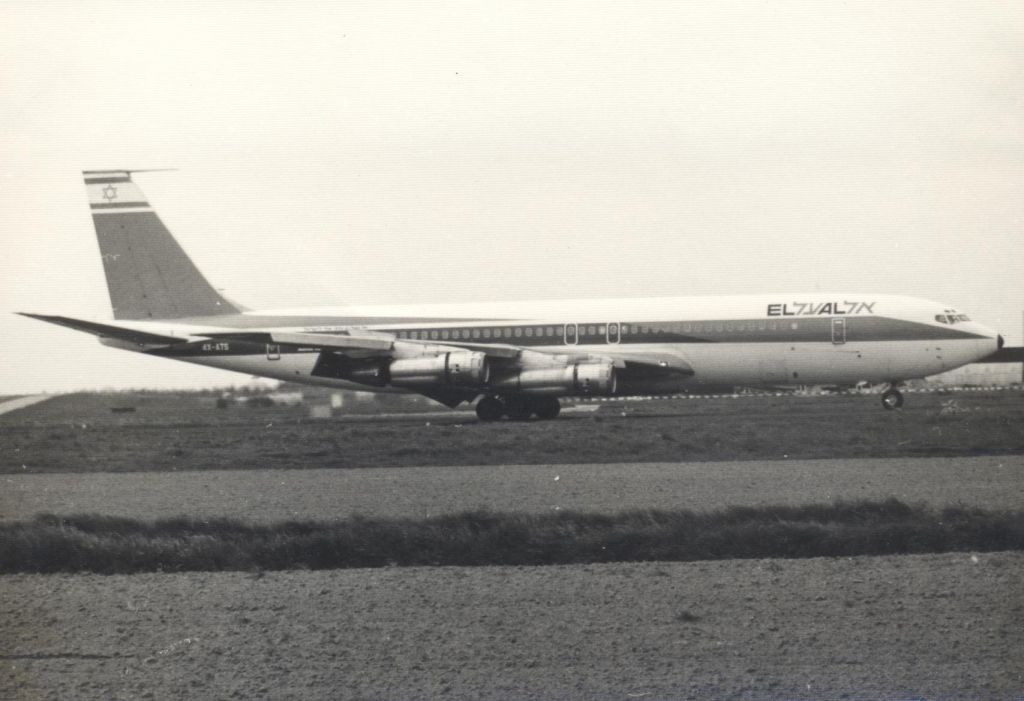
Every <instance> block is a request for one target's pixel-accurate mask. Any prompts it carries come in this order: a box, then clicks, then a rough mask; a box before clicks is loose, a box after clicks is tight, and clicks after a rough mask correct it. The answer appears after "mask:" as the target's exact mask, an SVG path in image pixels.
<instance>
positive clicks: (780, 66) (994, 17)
mask: <svg viewBox="0 0 1024 701" xmlns="http://www.w3.org/2000/svg"><path fill="white" fill-rule="evenodd" d="M0 76H2V78H0V125H2V131H0V148H2V151H0V155H2V158H0V237H2V243H3V255H2V256H0V333H2V336H3V338H4V343H5V345H6V351H5V353H4V354H3V357H4V362H3V363H2V364H0V394H10V393H14V392H26V391H41V390H45V391H61V390H68V389H76V388H95V387H144V386H153V387H177V386H197V385H198V386H209V385H212V384H215V383H223V382H228V383H230V382H244V381H245V380H246V377H245V376H242V375H233V374H227V373H221V372H215V371H209V370H203V369H200V368H193V367H191V366H187V365H183V364H176V363H171V362H168V361H162V360H156V359H149V358H142V357H138V356H135V355H132V354H127V353H124V352H120V351H115V350H112V349H106V348H103V347H101V346H99V344H98V343H97V342H96V341H95V340H94V339H93V338H92V337H89V336H84V335H82V334H78V333H76V332H73V331H70V330H66V329H60V328H56V327H49V326H48V325H45V324H42V323H40V322H36V321H31V320H28V319H23V318H21V317H16V316H13V315H12V312H14V311H34V312H43V313H60V314H65V315H68V316H85V317H92V318H103V317H109V315H110V307H109V300H108V298H107V295H106V287H105V283H104V280H103V274H102V268H101V265H100V261H99V254H98V248H97V245H96V242H95V234H94V232H93V228H92V222H91V219H90V217H89V212H88V204H87V201H86V199H85V189H84V186H83V185H82V183H81V176H80V171H81V170H82V169H98V168H125V167H128V168H155V167H176V168H179V169H180V170H179V171H178V172H173V173H154V174H145V175H139V176H137V181H138V182H139V183H140V185H141V186H142V188H143V190H144V191H145V192H146V193H147V194H148V195H149V199H150V201H151V202H152V203H153V204H154V206H155V207H156V208H157V211H158V212H159V213H160V215H161V216H162V218H163V219H164V221H165V222H166V223H167V224H168V225H169V226H170V228H171V230H172V231H173V232H174V233H175V234H176V236H177V237H178V239H179V241H180V242H181V243H182V244H183V245H184V247H185V248H186V250H187V251H188V252H189V253H190V254H191V256H192V258H193V259H194V260H195V261H196V262H197V263H198V264H199V265H200V267H201V268H202V269H203V271H204V272H205V273H206V274H207V276H208V277H209V278H210V279H211V280H212V282H213V283H214V285H216V286H217V287H220V288H222V289H223V290H224V291H225V292H226V293H227V294H228V296H230V297H233V298H235V299H237V300H239V301H241V302H242V303H243V304H246V305H247V306H250V307H256V308H260V307H274V306H299V305H304V306H305V305H310V306H312V305H327V304H345V303H398V302H403V301H405V302H429V301H437V302H450V301H486V300H496V299H514V298H534V299H536V298H545V297H598V296H600V297H614V296H631V297H633V296H663V295H691V294H727V293H758V292H780V291H782V292H788V291H792V292H797V293H800V292H813V291H822V292H826V291H831V290H835V291H846V292H880V293H895V294H906V295H911V296H919V297H926V298H930V299H935V300H939V301H943V302H946V303H948V304H951V305H953V306H955V307H957V308H959V309H960V310H962V311H966V312H967V313H969V314H971V315H972V316H973V317H975V318H976V319H978V320H980V321H982V322H984V323H987V324H989V325H991V326H994V327H997V328H999V329H1000V330H1001V331H1002V332H1003V333H1004V335H1005V336H1006V337H1007V338H1008V339H1009V340H1010V341H1011V342H1013V343H1015V344H1020V343H1021V322H1022V319H1021V314H1022V309H1024V274H1022V272H1024V271H1022V263H1024V237H1022V232H1024V103H1022V96H1024V4H1022V3H1019V2H960V3H948V2H934V1H929V2H914V3H908V2H902V3H901V2H888V1H887V2H878V3H863V2H855V3H854V2H851V3H839V2H833V3H825V2H818V1H814V2H788V3H787V2H770V3H769V2H764V3H758V2H743V3H728V2H707V3H683V2H676V1H672V2H660V3H659V2H629V3H602V2H595V1H594V0H587V1H585V2H566V3H555V2H533V3H522V2H477V3H473V2H430V3H421V2H402V3H384V2H366V3H355V2H353V3H324V4H314V3H301V2H288V3H269V2H266V3H249V2H238V3H232V2H225V1H221V0H218V1H217V2H205V3H173V4H171V3H156V2H152V3H138V2H131V3H114V2H78V1H76V2H66V3H45V2H30V3H21V4H19V3H11V2H8V3H4V4H2V5H0Z"/></svg>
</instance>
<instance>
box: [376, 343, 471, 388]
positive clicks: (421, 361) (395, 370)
mask: <svg viewBox="0 0 1024 701" xmlns="http://www.w3.org/2000/svg"><path fill="white" fill-rule="evenodd" d="M388 375H389V376H390V378H391V384H393V385H400V386H419V385H436V384H448V385H456V386H458V387H474V386H478V385H483V384H485V383H486V382H487V380H488V379H490V366H489V365H488V363H487V356H486V355H485V354H484V353H478V352H476V351H450V352H448V353H438V354H437V355H430V356H419V357H416V358H400V359H399V360H393V361H391V364H390V365H388Z"/></svg>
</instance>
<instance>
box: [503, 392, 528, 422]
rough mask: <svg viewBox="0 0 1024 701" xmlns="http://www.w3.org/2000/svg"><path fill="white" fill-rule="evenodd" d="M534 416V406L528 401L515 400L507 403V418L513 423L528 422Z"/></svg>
mask: <svg viewBox="0 0 1024 701" xmlns="http://www.w3.org/2000/svg"><path fill="white" fill-rule="evenodd" d="M532 414H533V406H532V405H531V404H530V402H529V401H528V400H526V399H520V398H514V399H509V400H507V401H506V402H505V416H507V417H508V418H510V419H512V420H513V421H526V420H527V419H528V418H530V416H531V415H532Z"/></svg>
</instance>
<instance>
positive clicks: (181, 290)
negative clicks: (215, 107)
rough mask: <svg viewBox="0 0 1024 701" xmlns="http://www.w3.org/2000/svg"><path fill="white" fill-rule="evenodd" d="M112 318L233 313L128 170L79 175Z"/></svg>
mask: <svg viewBox="0 0 1024 701" xmlns="http://www.w3.org/2000/svg"><path fill="white" fill-rule="evenodd" d="M83 175H84V176H85V186H86V189H87V190H88V192H89V209H90V210H91V211H92V221H93V224H95V226H96V237H97V238H98V239H99V242H100V253H101V254H102V256H103V271H104V272H105V273H106V276H107V289H108V290H109V292H110V304H111V306H112V307H113V308H114V318H115V319H178V318H181V317H187V316H216V315H222V314H236V313H237V312H238V311H239V310H238V308H237V307H236V306H235V305H233V304H231V303H230V302H229V301H228V300H226V299H225V298H224V297H222V296H221V295H220V293H219V292H217V290H215V289H214V288H213V286H211V285H210V283H209V282H207V280H206V278H204V277H203V274H202V273H201V272H199V269H198V268H196V266H195V264H193V263H192V261H191V260H190V259H189V257H188V255H186V253H185V251H183V250H182V248H181V246H179V245H178V242H177V241H175V240H174V237H173V236H172V235H171V232H170V231H168V230H167V227H166V226H164V224H163V222H161V221H160V218H159V217H158V216H157V215H156V212H154V211H153V209H152V208H151V207H150V206H149V203H148V202H147V201H146V196H145V195H143V194H142V190H140V189H139V186H138V185H136V184H135V183H134V182H133V181H132V171H129V170H87V171H84V172H83Z"/></svg>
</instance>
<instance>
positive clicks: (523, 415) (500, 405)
mask: <svg viewBox="0 0 1024 701" xmlns="http://www.w3.org/2000/svg"><path fill="white" fill-rule="evenodd" d="M561 410H562V405H561V403H560V402H559V401H558V397H506V398H501V397H483V398H481V399H480V401H479V402H477V403H476V415H477V418H479V419H480V420H481V421H497V420H498V419H500V418H501V417H502V416H507V417H508V418H510V419H511V420H512V421H526V420H527V419H529V418H530V417H531V416H536V417H537V418H538V419H542V420H549V419H553V418H555V417H557V416H558V413H559V412H560V411H561Z"/></svg>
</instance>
